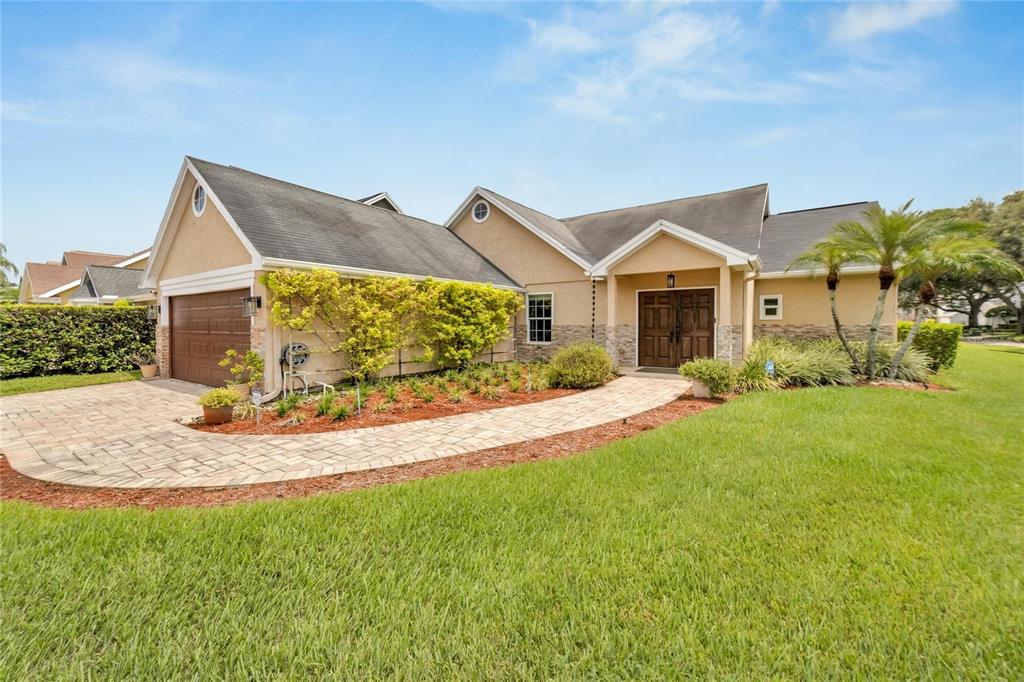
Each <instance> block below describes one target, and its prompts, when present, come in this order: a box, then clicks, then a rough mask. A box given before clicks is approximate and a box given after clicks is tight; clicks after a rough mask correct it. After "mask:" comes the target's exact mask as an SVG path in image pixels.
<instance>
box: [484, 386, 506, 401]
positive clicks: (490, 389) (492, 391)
mask: <svg viewBox="0 0 1024 682" xmlns="http://www.w3.org/2000/svg"><path fill="white" fill-rule="evenodd" d="M480 397H481V398H483V399H484V400H501V399H502V398H504V397H505V391H504V389H502V388H501V386H484V387H483V388H481V389H480Z"/></svg>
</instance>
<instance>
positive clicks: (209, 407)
mask: <svg viewBox="0 0 1024 682" xmlns="http://www.w3.org/2000/svg"><path fill="white" fill-rule="evenodd" d="M241 399H242V396H241V395H239V393H238V391H234V390H232V389H230V388H211V389H210V390H209V391H207V392H206V393H204V394H202V395H201V396H199V400H198V401H197V402H198V403H199V404H200V405H202V406H203V421H204V422H206V423H207V424H226V423H228V422H229V421H231V414H232V412H233V411H234V409H235V404H236V403H238V402H239V401H240V400H241Z"/></svg>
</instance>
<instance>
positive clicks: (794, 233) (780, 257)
mask: <svg viewBox="0 0 1024 682" xmlns="http://www.w3.org/2000/svg"><path fill="white" fill-rule="evenodd" d="M872 206H878V202H877V201H861V202H858V203H855V204H840V205H838V206H824V207H821V208H809V209H805V210H803V211H789V212H786V213H776V214H775V215H772V216H768V218H767V219H766V220H765V221H764V234H762V236H761V248H760V250H759V251H758V256H759V257H760V258H761V263H762V264H763V266H764V272H781V271H783V270H785V269H786V267H787V266H788V265H789V264H790V263H792V262H793V259H794V258H796V257H797V256H799V255H800V254H801V253H803V252H804V251H806V250H807V249H809V248H810V247H811V246H812V245H813V244H814V243H815V242H817V241H819V240H821V239H823V238H824V237H825V236H826V235H828V233H829V232H831V231H832V228H833V227H835V225H836V223H839V222H842V221H844V220H860V219H861V218H863V217H864V211H866V210H867V209H869V208H871V207H872Z"/></svg>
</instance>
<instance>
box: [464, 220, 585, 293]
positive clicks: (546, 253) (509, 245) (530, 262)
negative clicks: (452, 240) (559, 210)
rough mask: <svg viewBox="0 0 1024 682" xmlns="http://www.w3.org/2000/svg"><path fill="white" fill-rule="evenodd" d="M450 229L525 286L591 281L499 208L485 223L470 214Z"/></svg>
mask: <svg viewBox="0 0 1024 682" xmlns="http://www.w3.org/2000/svg"><path fill="white" fill-rule="evenodd" d="M451 229H452V230H453V231H454V232H455V234H457V235H458V236H459V237H460V238H461V239H462V240H463V241H465V242H466V243H467V244H469V245H470V246H472V247H473V248H474V249H476V250H477V251H479V252H480V253H482V254H483V255H484V257H486V258H487V259H488V260H490V261H491V262H492V263H494V264H495V265H497V266H498V267H499V268H501V270H502V271H503V272H505V274H507V275H508V276H509V277H511V278H512V279H514V280H515V281H517V282H519V283H520V284H522V285H523V286H528V285H530V284H535V283H541V282H571V281H582V280H587V279H588V278H587V277H586V276H585V275H584V274H583V268H581V267H580V266H578V265H576V264H575V263H573V262H572V261H571V260H569V259H568V258H566V257H565V256H563V255H562V254H560V253H558V251H556V250H555V249H553V248H552V247H551V246H549V245H548V244H547V243H546V242H545V241H544V240H543V239H541V238H540V237H538V236H536V235H535V234H533V233H532V232H530V231H529V230H527V229H526V228H525V227H523V226H522V225H520V224H519V223H517V222H516V221H515V220H513V219H512V218H510V217H509V216H508V215H506V214H505V213H504V212H502V210H501V209H499V208H498V207H497V206H491V214H490V215H489V216H488V217H487V220H485V221H484V222H482V223H477V222H475V221H474V220H473V217H472V216H471V215H470V212H469V211H467V212H466V214H465V215H464V216H462V219H461V220H459V221H458V222H457V223H455V224H454V225H452V228H451ZM588 286H589V284H588Z"/></svg>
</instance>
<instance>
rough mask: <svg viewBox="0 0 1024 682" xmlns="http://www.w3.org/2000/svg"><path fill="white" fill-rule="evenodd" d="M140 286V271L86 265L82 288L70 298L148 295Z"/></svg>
mask: <svg viewBox="0 0 1024 682" xmlns="http://www.w3.org/2000/svg"><path fill="white" fill-rule="evenodd" d="M140 284H142V270H137V269H131V268H115V267H110V266H105V265H87V266H86V267H85V274H83V275H82V286H81V287H80V288H79V290H78V291H77V292H75V295H74V296H72V297H71V298H72V300H74V299H90V298H110V297H113V298H129V297H131V296H138V295H139V294H146V293H148V290H146V289H142V288H140V286H139V285H140Z"/></svg>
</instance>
